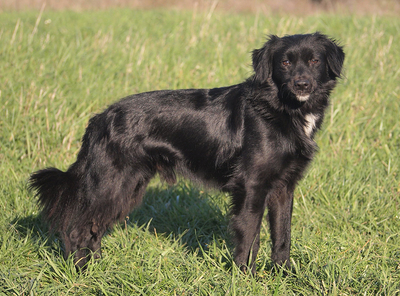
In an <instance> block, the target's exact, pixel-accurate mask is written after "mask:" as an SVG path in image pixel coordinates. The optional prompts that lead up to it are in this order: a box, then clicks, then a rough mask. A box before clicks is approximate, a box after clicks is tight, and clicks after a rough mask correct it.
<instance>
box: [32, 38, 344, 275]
mask: <svg viewBox="0 0 400 296" xmlns="http://www.w3.org/2000/svg"><path fill="white" fill-rule="evenodd" d="M343 60H344V53H343V50H342V48H341V47H340V46H338V45H337V44H336V43H335V41H333V40H331V39H329V38H327V37H326V36H324V35H322V34H320V33H314V34H307V35H293V36H285V37H282V38H279V37H277V36H270V39H269V41H268V42H267V43H266V44H265V45H264V46H263V47H262V48H260V49H257V50H254V51H253V67H254V71H255V74H254V75H253V76H252V77H250V78H249V79H247V80H246V81H244V82H243V83H241V84H238V85H233V86H228V87H222V88H215V89H187V90H165V91H154V92H148V93H142V94H137V95H133V96H129V97H127V98H125V99H123V100H121V101H119V102H117V103H115V104H113V105H111V106H110V107H109V108H108V109H106V110H105V111H104V112H103V113H101V114H98V115H96V116H94V117H93V118H92V119H90V121H89V125H88V127H87V129H86V133H85V135H84V136H83V140H82V148H81V150H80V152H79V154H78V157H77V160H76V162H75V163H74V164H72V165H71V167H70V168H69V169H68V170H67V171H66V172H62V171H60V170H58V169H55V168H48V169H45V170H41V171H38V172H35V173H34V174H32V176H31V178H30V187H31V188H33V189H36V190H37V195H38V197H39V202H40V205H41V207H42V209H43V211H42V214H43V217H44V218H45V219H46V221H48V222H49V223H50V225H51V227H52V229H53V230H54V231H57V232H59V233H60V234H61V235H62V239H63V242H64V244H65V255H66V256H68V255H69V254H71V253H73V252H75V263H76V265H77V266H79V267H82V266H84V265H85V263H86V261H87V257H88V255H89V254H90V253H91V252H90V251H92V252H93V254H94V256H95V257H99V256H100V252H101V238H102V236H103V234H104V232H105V231H106V229H107V228H109V227H111V226H112V225H113V224H114V223H116V222H117V221H121V220H122V219H124V218H125V217H126V216H127V215H128V214H129V212H130V211H132V209H133V208H135V207H136V206H138V205H139V204H140V203H141V201H142V197H143V194H144V192H145V189H146V186H147V184H148V182H149V180H150V179H151V178H152V177H153V176H154V175H155V174H157V173H158V174H159V175H160V176H161V178H162V179H164V180H165V181H166V182H168V183H169V184H173V183H175V182H176V175H175V174H181V175H183V176H186V177H189V178H191V179H195V180H196V181H201V182H204V183H206V184H208V185H212V186H216V187H217V188H219V189H221V190H224V191H227V192H229V193H231V196H232V220H231V226H232V230H233V233H234V238H235V242H236V249H235V256H234V257H235V261H236V263H237V264H238V265H239V266H240V267H241V268H242V269H243V270H246V269H247V268H249V269H250V270H251V271H252V272H254V271H255V264H254V262H255V258H256V255H257V252H258V249H259V244H260V236H259V234H260V225H261V220H262V217H263V213H264V210H265V208H266V207H267V208H268V220H269V224H270V228H271V239H272V260H273V262H275V263H276V264H279V265H282V264H286V266H289V265H290V264H289V253H290V224H291V214H292V205H293V191H294V189H295V186H296V183H297V182H298V181H299V180H300V179H301V177H302V174H303V172H304V170H305V168H306V166H307V165H308V163H309V162H310V161H311V160H312V158H313V155H314V152H315V151H316V148H317V146H316V144H315V142H314V141H313V137H314V134H315V132H316V131H317V130H318V129H319V128H320V126H321V123H322V120H323V117H324V110H325V108H326V107H327V105H328V98H329V94H330V92H331V91H332V89H333V88H334V86H335V84H336V79H337V78H339V77H340V75H341V70H342V65H343ZM250 256H251V258H250Z"/></svg>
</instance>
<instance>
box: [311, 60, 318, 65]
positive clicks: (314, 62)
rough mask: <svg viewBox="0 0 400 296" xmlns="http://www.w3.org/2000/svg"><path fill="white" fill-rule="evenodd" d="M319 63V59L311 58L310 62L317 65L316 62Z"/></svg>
mask: <svg viewBox="0 0 400 296" xmlns="http://www.w3.org/2000/svg"><path fill="white" fill-rule="evenodd" d="M318 63H319V60H317V59H312V60H310V64H313V65H315V64H318Z"/></svg>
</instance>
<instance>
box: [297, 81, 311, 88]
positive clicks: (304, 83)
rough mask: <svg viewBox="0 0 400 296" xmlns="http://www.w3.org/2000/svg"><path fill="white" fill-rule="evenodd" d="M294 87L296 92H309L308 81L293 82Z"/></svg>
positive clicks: (309, 84)
mask: <svg viewBox="0 0 400 296" xmlns="http://www.w3.org/2000/svg"><path fill="white" fill-rule="evenodd" d="M294 86H295V87H296V90H309V89H310V87H311V83H310V80H308V79H299V80H295V81H294Z"/></svg>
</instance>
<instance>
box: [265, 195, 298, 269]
mask: <svg viewBox="0 0 400 296" xmlns="http://www.w3.org/2000/svg"><path fill="white" fill-rule="evenodd" d="M267 207H268V221H269V225H270V230H271V240H272V254H271V258H272V261H273V262H274V263H275V264H278V265H281V266H282V265H285V266H286V267H287V268H290V259H289V257H290V243H291V238H290V235H291V233H290V231H291V229H290V227H291V219H292V209H293V190H289V189H288V188H286V187H282V188H276V189H275V190H274V191H273V192H271V194H270V195H269V196H268V200H267Z"/></svg>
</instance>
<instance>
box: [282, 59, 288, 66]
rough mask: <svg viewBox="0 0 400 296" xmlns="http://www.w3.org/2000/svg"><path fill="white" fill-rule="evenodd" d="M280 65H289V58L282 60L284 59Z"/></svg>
mask: <svg viewBox="0 0 400 296" xmlns="http://www.w3.org/2000/svg"><path fill="white" fill-rule="evenodd" d="M282 65H284V66H289V65H290V61H289V60H284V61H282Z"/></svg>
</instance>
